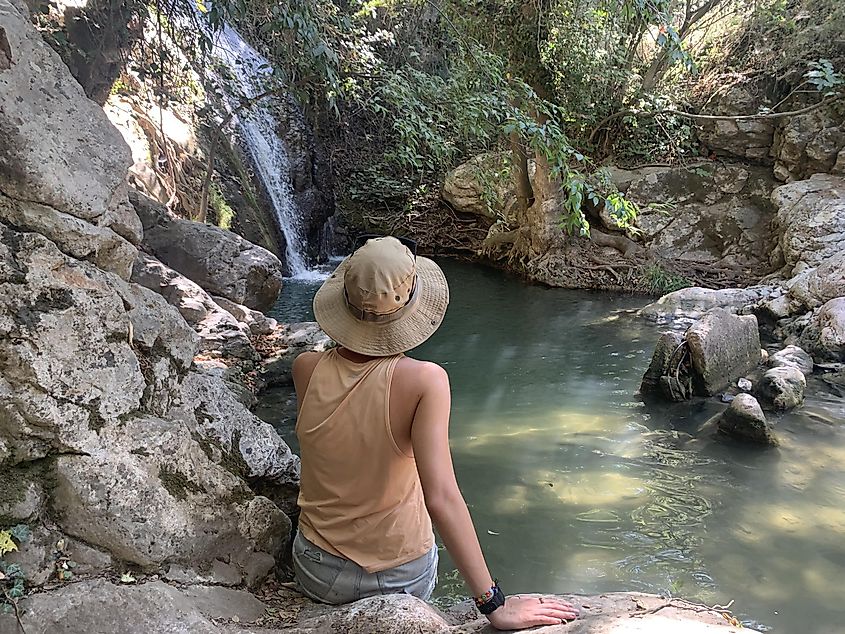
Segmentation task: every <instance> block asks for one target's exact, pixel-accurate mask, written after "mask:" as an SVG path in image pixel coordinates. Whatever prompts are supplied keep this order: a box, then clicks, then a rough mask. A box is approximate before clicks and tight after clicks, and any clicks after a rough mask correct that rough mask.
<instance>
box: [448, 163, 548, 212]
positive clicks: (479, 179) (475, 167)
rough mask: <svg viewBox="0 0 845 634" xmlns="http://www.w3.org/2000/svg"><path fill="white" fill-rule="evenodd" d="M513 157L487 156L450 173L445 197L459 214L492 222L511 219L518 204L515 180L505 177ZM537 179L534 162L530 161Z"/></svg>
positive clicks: (530, 170) (530, 167) (532, 172)
mask: <svg viewBox="0 0 845 634" xmlns="http://www.w3.org/2000/svg"><path fill="white" fill-rule="evenodd" d="M509 164H510V158H509V157H508V156H507V155H506V154H501V153H498V154H496V153H487V154H480V155H478V156H475V157H473V158H471V159H470V160H469V161H467V162H465V163H462V164H461V165H458V166H457V167H456V168H455V169H453V170H452V171H450V172H449V173H448V174H446V177H445V178H444V179H443V189H442V190H441V192H440V195H441V197H442V198H443V200H445V201H446V202H447V203H448V204H449V205H450V206H451V207H452V208H453V209H454V210H455V211H458V212H461V213H467V214H473V215H475V216H479V217H481V218H484V219H486V220H488V221H489V222H493V221H495V220H496V219H497V218H499V217H502V218H511V217H512V216H513V213H514V207H515V206H516V203H517V198H516V188H515V186H514V179H513V178H510V177H503V176H502V174H504V173H505V171H506V170H507V169H508V166H509ZM528 169H529V172H530V174H531V177H532V178H533V174H534V162H533V161H530V162H529V167H528Z"/></svg>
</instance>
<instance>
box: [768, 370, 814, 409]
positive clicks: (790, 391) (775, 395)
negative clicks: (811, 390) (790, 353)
mask: <svg viewBox="0 0 845 634" xmlns="http://www.w3.org/2000/svg"><path fill="white" fill-rule="evenodd" d="M806 387H807V380H806V379H805V378H804V374H803V373H802V372H801V370H800V369H799V368H798V366H795V365H783V366H779V367H775V368H772V369H770V370H766V373H765V374H763V379H762V380H761V381H760V384H759V385H758V387H757V390H758V393H759V394H760V396H761V397H762V398H764V399H765V400H766V401H768V402H770V403H771V404H772V406H773V407H774V408H775V409H778V410H787V409H792V408H794V407H798V406H799V405H801V403H803V402H804V389H805V388H806Z"/></svg>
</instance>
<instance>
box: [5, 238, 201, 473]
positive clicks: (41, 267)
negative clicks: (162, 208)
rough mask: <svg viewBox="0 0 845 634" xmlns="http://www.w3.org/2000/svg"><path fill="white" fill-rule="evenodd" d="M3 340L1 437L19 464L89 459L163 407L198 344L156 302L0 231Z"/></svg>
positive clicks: (43, 243)
mask: <svg viewBox="0 0 845 634" xmlns="http://www.w3.org/2000/svg"><path fill="white" fill-rule="evenodd" d="M0 341H2V344H0V350H2V353H0V393H2V394H3V395H4V398H3V399H2V400H0V402H2V405H0V411H1V412H2V414H0V437H2V436H3V435H4V432H5V433H6V434H9V435H10V436H11V437H13V438H15V441H14V442H13V443H12V446H13V447H15V450H14V451H13V455H14V457H15V458H14V459H15V461H16V462H21V461H25V460H32V459H36V458H41V457H45V456H46V455H48V454H49V453H50V452H52V451H56V450H60V451H61V450H64V451H69V452H78V453H90V452H91V451H93V450H94V448H95V447H96V446H98V445H99V439H98V431H99V430H100V429H101V428H103V427H104V426H108V425H116V424H118V422H119V421H120V420H121V419H122V417H124V416H126V415H128V414H130V413H131V412H133V411H135V410H137V409H139V408H140V407H141V406H142V403H143V402H144V401H145V400H146V401H148V402H149V403H157V406H158V407H159V408H160V409H166V407H168V406H169V404H170V402H171V401H172V400H173V398H174V397H175V391H176V389H177V386H178V379H179V375H180V374H184V372H186V371H187V367H188V366H189V365H190V363H191V359H192V357H193V352H194V350H195V342H196V339H195V335H194V334H193V332H192V331H191V330H190V329H189V328H187V325H186V324H185V323H184V321H183V320H182V319H181V318H180V317H179V315H178V313H176V311H175V310H173V309H172V308H171V307H170V306H168V305H167V304H166V303H165V302H164V301H163V300H162V299H161V298H160V297H158V296H157V295H155V294H153V293H151V292H149V291H146V289H142V288H140V287H135V286H133V285H130V284H127V283H126V282H124V281H123V280H121V279H120V278H119V277H117V276H116V275H113V274H110V273H106V272H104V271H101V270H100V269H97V268H95V267H94V266H92V265H91V264H88V263H87V262H80V261H78V260H73V259H71V258H68V257H67V256H65V255H63V254H62V253H61V252H59V250H58V249H57V248H56V246H55V245H54V244H53V243H52V242H50V241H48V240H47V239H46V238H44V237H43V236H40V235H38V234H34V233H25V234H22V233H18V232H15V231H12V230H11V229H8V228H7V227H4V226H3V225H2V224H0ZM1 454H2V452H0V461H2V459H3V456H2V455H1Z"/></svg>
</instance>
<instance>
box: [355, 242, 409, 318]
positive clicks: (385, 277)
mask: <svg viewBox="0 0 845 634" xmlns="http://www.w3.org/2000/svg"><path fill="white" fill-rule="evenodd" d="M415 281H416V262H415V260H414V256H413V254H412V253H411V251H410V250H409V249H408V247H406V246H405V245H404V244H402V243H401V242H400V241H399V240H397V239H396V238H393V237H384V238H372V239H370V240H367V242H366V243H365V244H364V245H363V246H362V247H361V248H359V249H358V250H357V251H355V253H353V254H352V256H350V258H349V263H348V266H347V268H346V272H345V273H344V276H343V286H344V288H345V290H346V298H347V301H348V303H349V304H350V305H351V306H353V307H354V308H356V309H358V310H360V311H363V312H366V313H370V314H373V315H389V314H391V313H394V312H396V311H398V310H400V309H401V308H402V307H404V306H405V305H406V304H407V303H408V302H409V301H410V299H411V295H412V294H413V291H414V284H415Z"/></svg>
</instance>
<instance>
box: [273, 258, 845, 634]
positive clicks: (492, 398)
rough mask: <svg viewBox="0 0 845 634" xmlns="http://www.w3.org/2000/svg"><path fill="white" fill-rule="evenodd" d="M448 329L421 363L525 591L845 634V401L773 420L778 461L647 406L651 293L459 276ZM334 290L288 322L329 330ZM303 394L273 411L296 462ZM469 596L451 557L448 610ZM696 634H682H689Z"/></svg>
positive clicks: (303, 292) (499, 557)
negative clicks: (644, 312) (669, 597)
mask: <svg viewBox="0 0 845 634" xmlns="http://www.w3.org/2000/svg"><path fill="white" fill-rule="evenodd" d="M442 264H443V266H444V269H445V271H446V275H447V278H448V280H449V284H450V287H451V303H450V306H449V311H448V312H447V314H446V319H445V321H444V323H443V326H442V327H441V328H440V329H439V330H438V332H437V333H436V334H435V335H434V336H433V337H432V338H431V339H430V340H429V341H427V342H426V343H425V344H423V345H422V346H420V347H419V348H417V349H416V350H414V351H413V352H412V353H411V354H412V355H413V356H416V357H418V358H423V359H430V360H433V361H437V362H438V363H440V364H442V365H443V366H444V367H445V368H447V369H448V371H449V375H450V379H451V384H452V390H453V405H452V422H451V430H450V439H451V446H452V452H453V455H454V460H455V468H456V471H457V474H458V479H459V482H460V484H461V489H462V491H463V493H464V496H465V498H466V500H467V503H468V504H469V506H470V509H471V511H472V514H473V517H474V519H475V523H476V526H477V528H478V532H479V537H480V540H481V542H482V546H483V547H484V551H485V554H486V556H487V560H488V562H489V565H490V568H491V570H492V571H493V573H494V574H495V575H496V576H497V577H498V578H499V579H500V580H501V582H502V585H503V587H505V588H506V589H507V590H508V591H511V592H529V591H547V592H579V593H590V594H591V593H600V592H607V591H612V590H639V591H645V592H662V593H667V594H673V595H677V596H681V597H684V598H687V599H697V600H700V601H704V602H707V603H708V604H711V605H712V604H721V605H724V604H727V603H728V602H730V601H732V600H733V601H734V604H733V606H732V609H733V610H734V613H735V614H737V615H739V617H740V618H741V619H744V620H746V622H747V623H749V624H752V625H755V626H757V627H761V628H772V629H773V630H774V631H775V632H778V633H787V634H791V633H794V632H801V633H802V634H835V633H843V632H845V625H843V623H845V588H843V584H842V582H843V580H845V401H843V399H842V398H841V397H838V396H836V395H834V394H832V392H831V391H830V389H828V388H827V386H825V385H824V384H823V383H821V382H820V381H818V380H816V379H813V380H811V382H810V385H809V387H808V392H807V400H806V402H805V404H804V406H803V407H801V408H799V409H797V410H794V411H793V412H788V413H786V414H783V415H781V416H775V415H771V420H772V421H773V422H774V423H775V427H776V431H777V434H778V435H779V437H780V440H781V446H780V447H779V448H777V449H761V448H759V447H755V446H750V445H744V444H739V443H734V442H730V441H727V440H723V439H716V438H714V437H712V436H711V435H709V434H701V433H700V432H699V431H698V428H699V426H700V425H701V424H702V423H704V421H706V420H707V419H709V418H710V417H711V416H713V415H714V414H716V413H718V412H719V411H721V409H723V408H724V407H725V406H724V405H723V404H721V403H719V402H718V400H717V399H711V400H701V401H697V402H694V403H681V404H677V405H675V406H668V405H664V406H651V407H649V406H646V405H645V404H643V403H642V402H640V401H639V400H638V399H637V398H636V396H635V394H636V391H637V388H638V387H639V381H640V378H641V376H642V373H643V371H644V370H645V368H646V367H647V365H648V361H649V358H650V356H651V352H652V350H653V346H654V342H655V340H656V338H657V335H658V333H659V331H660V328H659V327H658V326H655V325H654V324H650V323H647V322H645V321H643V320H642V319H640V318H638V317H637V316H636V309H637V308H639V307H640V306H642V305H644V304H645V303H647V302H648V301H649V300H648V299H647V298H642V297H631V296H623V295H612V294H604V293H592V292H585V291H569V290H562V289H546V288H540V287H536V286H526V285H524V284H522V283H521V282H519V281H517V280H515V279H510V278H507V277H505V276H503V275H502V273H500V272H498V271H491V270H487V269H482V268H478V267H473V266H468V265H461V264H458V263H454V262H444V263H442ZM316 288H317V284H314V283H312V284H306V283H301V284H288V285H287V286H286V288H285V289H284V290H283V293H282V297H281V299H280V302H279V305H278V308H277V310H276V312H275V315H276V316H278V317H279V318H281V319H284V320H286V321H302V320H309V319H313V316H312V314H311V309H310V304H311V298H312V297H313V294H314V291H315V290H316ZM294 407H295V404H294V401H293V399H292V398H291V396H290V393H289V392H277V393H276V394H267V395H266V396H265V399H264V401H263V403H262V404H261V405H260V407H259V409H258V414H259V415H260V416H262V417H263V418H265V419H266V420H269V421H271V422H272V423H274V424H275V425H276V426H277V428H278V429H279V430H280V432H281V433H282V435H283V436H284V437H285V438H286V439H288V440H289V441H290V442H291V443H292V444H293V445H294V446H296V440H295V436H294V435H293V433H292V426H293V422H294V414H293V412H294V411H295V409H293V408H294ZM462 592H463V589H462V587H461V584H460V581H459V580H458V578H457V575H456V573H455V572H454V564H453V563H452V562H451V561H450V560H449V558H448V555H447V554H446V553H445V552H444V553H442V557H441V568H440V581H439V584H438V589H437V595H436V596H437V597H438V599H439V600H440V601H448V600H449V599H450V597H452V596H455V595H459V594H461V593H462ZM679 634H682V633H681V632H679Z"/></svg>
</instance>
